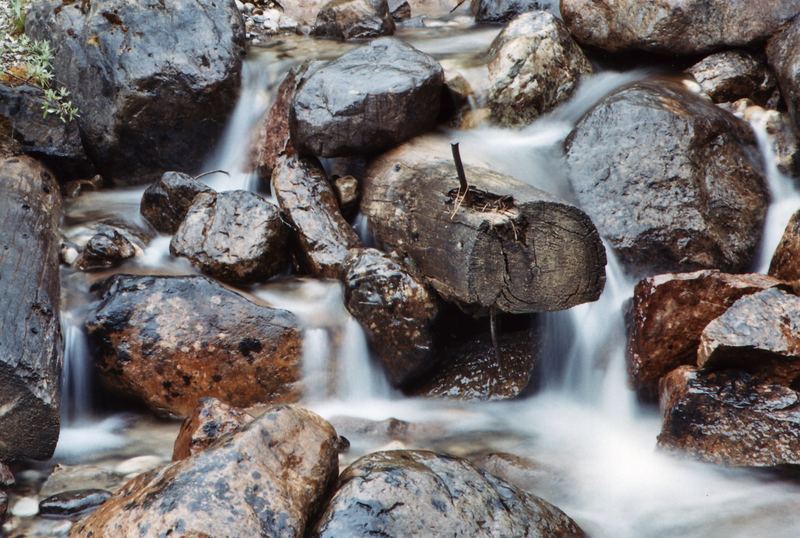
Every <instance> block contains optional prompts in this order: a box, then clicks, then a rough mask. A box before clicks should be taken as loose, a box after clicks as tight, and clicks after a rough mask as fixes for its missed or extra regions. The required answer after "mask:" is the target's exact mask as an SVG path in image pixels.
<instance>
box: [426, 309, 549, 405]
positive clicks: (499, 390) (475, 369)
mask: <svg viewBox="0 0 800 538" xmlns="http://www.w3.org/2000/svg"><path fill="white" fill-rule="evenodd" d="M442 317H443V318H445V315H443V316H442ZM447 317H450V318H451V319H450V324H451V325H452V327H448V328H438V329H437V331H438V332H439V336H438V338H437V343H436V349H437V358H438V366H437V367H436V368H435V369H434V370H433V371H432V372H431V373H430V374H429V375H427V376H425V378H424V379H422V380H420V383H419V384H418V385H416V386H414V387H413V388H412V389H410V390H411V392H412V393H413V394H414V395H417V396H426V397H433V398H446V399H454V400H508V399H512V398H516V397H518V396H520V395H521V394H523V393H524V392H525V391H526V389H527V388H528V387H529V386H530V385H531V382H532V380H533V376H534V373H535V368H536V363H537V361H538V358H539V353H538V349H539V344H540V342H539V332H538V325H537V324H536V323H535V321H534V320H533V319H532V318H531V316H524V315H523V316H503V317H501V319H499V320H496V324H497V344H498V345H497V349H495V346H494V343H493V342H492V336H491V330H490V321H489V319H487V318H483V319H480V320H470V319H468V318H466V317H462V316H447ZM454 320H457V321H454Z"/></svg>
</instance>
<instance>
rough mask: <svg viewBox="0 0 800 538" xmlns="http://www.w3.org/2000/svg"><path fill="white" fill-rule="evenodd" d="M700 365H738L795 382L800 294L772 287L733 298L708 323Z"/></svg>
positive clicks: (787, 382)
mask: <svg viewBox="0 0 800 538" xmlns="http://www.w3.org/2000/svg"><path fill="white" fill-rule="evenodd" d="M697 366H698V367H700V368H702V369H719V368H737V369H741V370H745V371H748V372H749V373H751V374H754V375H757V376H759V377H760V378H762V379H768V380H769V381H771V382H781V383H783V384H785V385H791V386H795V379H796V378H798V376H800V297H797V296H796V295H792V294H790V293H787V292H785V291H783V290H781V289H778V288H770V289H767V290H764V291H760V292H758V293H754V294H752V295H747V296H745V297H742V298H741V299H739V300H738V301H736V302H735V303H733V305H732V306H731V307H730V308H728V310H727V311H726V312H725V313H724V314H722V315H721V316H720V317H718V318H717V319H715V320H714V321H712V322H711V323H709V324H708V325H707V326H706V328H705V329H703V334H702V335H701V336H700V346H699V347H698V349H697Z"/></svg>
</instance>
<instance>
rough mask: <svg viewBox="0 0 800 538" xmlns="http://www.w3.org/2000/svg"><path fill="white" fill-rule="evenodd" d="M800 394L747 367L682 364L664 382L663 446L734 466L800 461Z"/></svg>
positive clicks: (796, 462) (798, 462)
mask: <svg viewBox="0 0 800 538" xmlns="http://www.w3.org/2000/svg"><path fill="white" fill-rule="evenodd" d="M798 403H800V394H798V393H797V392H796V391H795V390H793V389H791V388H789V387H786V386H783V385H778V384H772V383H768V382H764V381H761V380H759V379H757V378H755V377H753V376H751V375H750V374H748V373H746V372H740V371H735V370H722V371H716V372H700V371H697V370H695V369H694V368H692V367H690V366H681V367H679V368H677V369H675V370H673V371H672V372H670V374H669V375H667V376H666V377H665V378H664V379H663V380H662V381H661V409H662V413H663V416H664V423H663V426H662V429H661V434H660V435H659V436H658V445H659V447H660V448H662V449H665V450H668V451H681V452H683V453H687V454H689V455H691V456H693V457H695V458H697V459H700V460H703V461H708V462H711V463H717V464H722V465H731V466H747V467H771V466H777V465H787V464H789V465H797V464H800V428H798V426H797V425H798V423H800V406H798Z"/></svg>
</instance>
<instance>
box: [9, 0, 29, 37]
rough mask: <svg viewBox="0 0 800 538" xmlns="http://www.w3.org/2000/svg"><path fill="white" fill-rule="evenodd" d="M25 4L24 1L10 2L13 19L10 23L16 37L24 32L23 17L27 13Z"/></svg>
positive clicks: (13, 0) (15, 0)
mask: <svg viewBox="0 0 800 538" xmlns="http://www.w3.org/2000/svg"><path fill="white" fill-rule="evenodd" d="M26 4H27V1H26V0H11V11H12V13H13V17H14V18H13V20H12V21H11V22H12V24H13V25H14V28H13V31H14V34H16V35H20V34H22V32H24V31H25V16H26V15H27V13H28V10H27V9H26V8H27V6H26Z"/></svg>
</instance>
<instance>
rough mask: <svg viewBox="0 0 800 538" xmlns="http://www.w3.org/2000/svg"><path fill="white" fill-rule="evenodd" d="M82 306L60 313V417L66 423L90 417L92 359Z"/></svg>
mask: <svg viewBox="0 0 800 538" xmlns="http://www.w3.org/2000/svg"><path fill="white" fill-rule="evenodd" d="M84 314H85V313H84V312H83V309H75V310H68V311H66V312H63V313H62V314H61V327H62V332H63V334H64V366H63V370H62V376H61V417H62V420H63V421H64V424H66V425H67V426H78V425H82V424H84V423H86V422H87V421H89V420H90V419H91V413H92V359H91V356H90V355H89V346H88V344H87V341H86V332H85V330H84V328H83V320H84V317H85V316H84Z"/></svg>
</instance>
